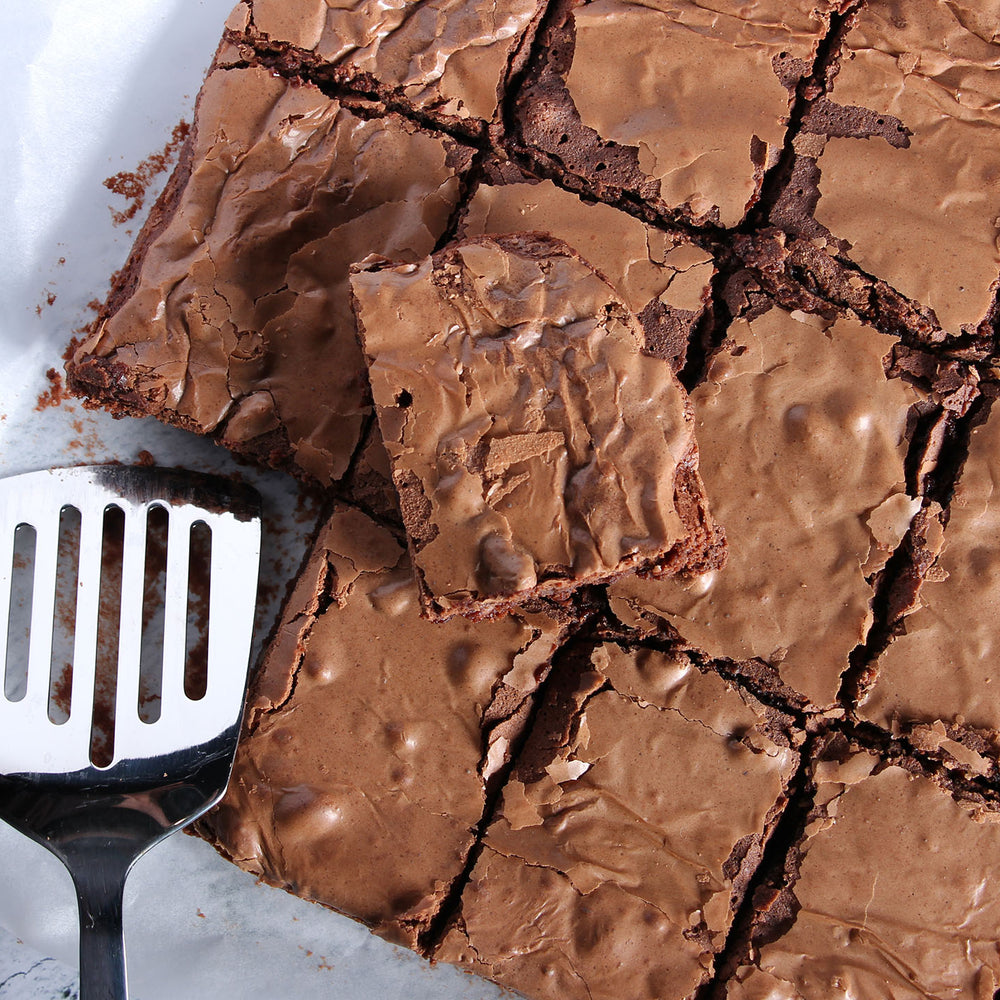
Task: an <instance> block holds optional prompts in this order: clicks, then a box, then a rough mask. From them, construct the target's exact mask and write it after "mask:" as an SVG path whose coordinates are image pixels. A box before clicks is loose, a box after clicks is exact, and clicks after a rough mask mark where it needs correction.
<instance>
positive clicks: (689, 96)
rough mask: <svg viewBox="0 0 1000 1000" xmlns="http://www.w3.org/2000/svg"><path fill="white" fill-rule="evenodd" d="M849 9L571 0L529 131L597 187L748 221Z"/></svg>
mask: <svg viewBox="0 0 1000 1000" xmlns="http://www.w3.org/2000/svg"><path fill="white" fill-rule="evenodd" d="M837 6H838V5H837V4H835V3H831V2H825V0H795V2H784V3H773V2H758V3H753V4H745V3H739V2H731V0H726V2H716V3H713V4H711V5H709V4H704V3H698V2H696V0H678V2H674V3H669V4H666V3H663V4H660V3H650V4H637V3H629V2H626V0H591V2H584V3H575V2H572V0H563V2H561V3H560V4H559V7H558V12H559V13H558V14H557V15H556V16H555V17H554V18H553V19H552V20H551V21H550V24H549V25H548V26H547V29H546V33H545V35H544V37H543V45H542V48H543V51H544V56H543V57H542V59H541V61H540V62H539V63H538V64H537V65H536V66H534V67H533V68H532V69H531V71H530V73H529V75H528V77H527V79H526V83H525V86H524V87H523V89H522V91H521V93H520V94H519V95H518V98H517V110H518V121H517V138H518V140H519V141H520V142H521V143H523V146H524V149H525V150H526V151H527V152H528V154H529V155H530V154H531V153H536V154H538V155H541V156H542V157H543V158H545V160H546V161H548V162H551V163H552V164H555V165H557V166H558V169H560V170H562V171H566V172H567V173H570V174H572V175H573V177H574V178H575V179H576V180H577V182H578V183H580V184H582V185H583V187H584V189H586V190H588V191H590V192H591V193H593V194H595V195H596V196H597V197H604V198H611V199H617V198H621V197H623V196H627V197H630V198H637V199H640V200H642V201H645V202H647V203H649V204H652V205H654V206H656V207H657V208H658V209H659V210H660V211H662V212H665V213H666V215H667V217H668V218H670V219H683V220H686V221H688V222H692V223H695V224H698V225H705V224H711V223H715V224H721V225H724V226H733V225H736V224H737V223H738V222H739V221H740V220H741V219H742V218H743V216H744V214H745V212H746V210H747V209H748V208H749V207H750V206H751V205H753V204H754V202H755V201H756V200H757V197H758V196H759V193H760V183H761V180H762V177H763V172H764V170H765V169H766V168H767V167H769V166H772V165H773V164H774V162H775V160H776V156H777V153H778V151H779V150H780V149H781V146H782V143H783V141H784V136H785V130H786V126H787V123H788V116H789V111H790V107H791V101H792V96H793V91H794V86H795V83H796V82H797V80H798V77H800V76H801V75H802V72H804V71H807V70H808V69H809V68H810V67H811V65H812V61H813V59H814V57H815V55H816V52H817V50H818V47H819V44H820V42H821V40H822V39H823V37H824V36H825V34H826V32H827V30H828V28H829V14H830V11H831V10H833V9H835V8H836V7H837ZM796 67H798V68H799V72H798V73H796V71H795V68H796Z"/></svg>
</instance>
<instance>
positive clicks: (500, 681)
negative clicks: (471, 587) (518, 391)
mask: <svg viewBox="0 0 1000 1000" xmlns="http://www.w3.org/2000/svg"><path fill="white" fill-rule="evenodd" d="M559 633H560V626H558V625H557V624H556V623H555V622H553V621H552V620H550V619H548V618H544V617H534V618H532V619H531V620H530V621H528V620H525V619H515V618H505V619H503V620H501V621H496V622H489V623H482V624H478V625H473V624H471V623H469V622H467V621H466V620H464V619H462V618H459V619H457V620H455V621H452V622H448V623H446V624H443V625H435V624H433V623H431V622H428V621H426V620H425V619H423V618H422V617H421V616H420V614H419V602H418V600H417V593H416V587H415V585H414V583H413V575H412V572H411V570H410V567H409V563H408V559H407V555H406V552H405V550H404V549H402V548H401V547H400V546H399V545H398V544H397V543H396V541H395V540H394V539H393V537H392V536H391V535H390V534H389V533H388V532H387V531H386V530H385V529H384V528H382V527H379V526H378V525H376V524H375V523H374V522H373V521H372V520H370V519H369V518H368V517H367V516H366V515H364V514H362V513H361V512H360V511H358V510H356V509H354V508H351V507H346V506H345V507H340V508H338V509H337V510H336V511H335V512H334V513H333V515H332V516H331V517H330V519H329V521H328V522H327V523H326V525H325V526H324V527H323V529H322V531H321V533H320V535H319V537H318V539H317V541H316V544H315V546H314V549H313V551H312V554H311V556H310V558H309V561H308V563H307V566H306V568H305V570H304V572H303V573H302V575H301V577H300V579H299V581H298V583H297V585H296V589H295V591H294V593H293V594H292V596H291V598H290V600H289V601H288V603H287V605H286V608H285V610H284V612H283V615H282V619H281V621H280V623H279V627H278V630H277V632H276V634H275V637H274V639H273V640H272V642H271V644H270V646H269V648H268V650H267V652H266V654H265V658H264V662H263V664H262V667H261V670H260V672H259V674H258V675H257V676H256V678H255V681H254V685H253V689H252V691H251V695H250V700H249V702H248V705H247V714H246V719H245V722H244V733H243V738H242V740H241V742H240V747H239V751H238V753H237V758H236V764H235V768H234V771H233V778H232V781H231V782H230V786H229V790H228V791H227V793H226V796H225V798H224V799H223V800H222V803H221V804H220V805H219V806H218V807H217V808H216V809H215V810H214V811H213V812H211V813H210V814H208V816H207V817H206V818H205V819H204V820H203V821H202V822H201V827H200V829H201V832H202V834H203V835H204V836H206V837H207V838H208V839H210V840H211V841H212V842H213V843H214V844H215V846H216V847H217V848H218V850H219V851H220V852H221V853H223V854H224V855H225V856H226V857H228V858H230V859H232V860H233V861H234V862H236V864H238V865H239V866H240V867H241V868H244V869H246V870H247V871H250V872H252V873H253V874H255V875H257V876H259V877H260V878H262V879H264V881H266V882H269V883H270V884H272V885H277V886H280V887H283V888H287V889H290V890H291V891H294V892H295V893H296V894H298V895H301V896H305V897H306V898H308V899H312V900H315V901H317V902H320V903H324V904H326V905H327V906H331V907H334V908H335V909H337V910H340V911H341V912H343V913H346V914H348V915H349V916H352V917H355V918H356V919H358V920H361V921H364V922H365V923H367V924H369V925H370V926H371V927H372V929H373V930H375V931H376V932H377V933H379V934H381V935H382V936H384V937H387V938H389V939H391V940H393V941H396V942H399V943H402V944H407V945H409V946H410V947H412V948H416V949H418V950H419V948H420V941H421V937H422V934H423V933H424V932H425V931H426V930H427V928H428V926H429V924H430V923H431V921H432V920H433V918H434V916H435V914H436V913H437V910H438V908H439V907H440V906H441V904H442V902H443V901H444V899H445V898H446V897H447V894H448V889H449V887H450V885H451V883H452V881H453V880H454V879H456V878H457V877H458V876H459V875H460V873H461V872H462V869H463V865H464V863H465V858H466V855H467V853H468V851H469V849H470V847H471V846H472V844H473V842H474V840H475V831H476V828H477V825H478V824H479V823H480V821H481V818H482V814H483V811H484V809H485V807H486V805H485V804H486V785H487V783H488V782H489V781H490V780H491V778H493V776H494V775H495V773H496V772H497V770H498V769H499V768H502V767H503V766H504V763H505V762H506V760H507V759H508V756H509V751H510V746H511V743H512V742H513V741H515V740H516V739H517V737H518V734H519V733H520V731H521V729H522V727H523V726H524V723H525V720H526V718H527V716H528V711H529V708H530V702H531V697H532V693H533V691H534V690H535V688H536V686H537V684H538V683H539V681H540V680H541V679H542V678H543V677H544V676H545V672H546V670H547V669H548V661H549V657H550V654H551V652H552V650H553V648H554V646H555V645H556V643H557V641H558V639H559ZM494 780H495V779H494Z"/></svg>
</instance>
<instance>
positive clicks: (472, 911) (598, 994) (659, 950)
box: [435, 645, 797, 1000]
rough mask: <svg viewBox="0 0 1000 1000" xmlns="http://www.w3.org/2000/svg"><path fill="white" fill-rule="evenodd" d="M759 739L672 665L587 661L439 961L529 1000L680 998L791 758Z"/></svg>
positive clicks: (523, 779) (731, 696) (746, 715)
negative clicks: (483, 976) (453, 964)
mask: <svg viewBox="0 0 1000 1000" xmlns="http://www.w3.org/2000/svg"><path fill="white" fill-rule="evenodd" d="M556 669H557V670H558V669H559V668H558V667H557V668H556ZM556 680H557V675H556V674H553V681H556ZM560 702H561V704H560ZM547 710H548V711H547ZM560 710H561V712H562V715H563V718H562V719H560V718H559V716H560ZM765 729H766V727H765V726H764V725H762V720H761V719H760V718H759V717H758V716H757V715H756V714H755V712H754V711H753V710H752V709H751V708H750V707H749V705H748V704H747V703H745V702H744V701H743V699H742V698H741V697H740V696H739V695H738V694H737V693H736V692H735V691H734V690H732V689H731V688H728V687H727V686H726V684H725V682H724V681H722V680H721V679H720V678H719V677H718V676H716V675H714V674H704V675H703V674H701V673H699V671H698V670H697V669H695V668H694V667H693V666H692V665H691V664H690V662H688V661H687V660H685V659H684V658H683V657H681V658H673V657H669V656H666V655H663V654H660V653H648V652H637V653H631V652H625V651H623V650H621V649H619V648H617V647H615V646H610V645H609V646H602V647H598V648H597V649H596V650H595V651H594V652H593V654H592V657H591V658H590V662H589V663H587V662H585V663H584V664H583V665H582V667H581V669H580V670H579V673H578V674H577V675H576V677H575V678H574V680H573V681H571V682H569V683H566V684H563V685H562V686H561V687H560V686H559V685H558V684H557V685H556V686H555V687H553V686H551V685H550V696H549V697H548V698H547V701H546V703H545V704H544V705H543V708H542V711H541V712H540V715H539V722H538V723H536V726H535V728H534V729H533V731H532V735H531V737H530V738H529V742H528V744H527V746H526V748H525V752H524V753H523V754H522V756H521V758H520V759H519V761H518V764H517V766H516V768H515V772H514V776H513V777H512V778H511V780H510V781H509V782H508V784H507V786H506V787H505V789H504V795H503V804H502V807H501V809H500V811H499V814H498V816H497V818H496V819H495V821H494V822H493V824H492V825H491V826H490V827H489V829H488V831H487V834H486V837H485V840H484V848H483V850H482V853H481V854H480V856H479V858H478V861H477V864H476V866H475V868H474V870H473V872H472V876H471V880H470V882H469V884H468V885H467V887H466V889H465V892H464V895H463V897H462V902H461V908H460V910H459V913H458V915H457V917H456V919H455V921H454V924H453V926H452V928H451V929H450V931H449V932H448V934H447V935H446V936H445V939H444V941H443V943H442V945H441V947H440V948H439V949H438V950H437V952H436V953H435V957H436V958H437V959H439V960H443V961H449V962H455V963H457V964H459V965H462V966H463V967H465V968H469V969H471V970H473V971H476V972H479V973H480V974H482V975H486V976H488V977H490V978H491V979H494V980H495V981H497V982H499V983H500V984H501V985H503V986H507V987H509V988H511V989H515V990H518V991H520V992H521V993H523V994H524V995H526V996H528V997H531V998H532V1000H540V998H552V1000H557V998H558V1000H571V998H587V1000H599V998H600V1000H612V998H621V997H628V998H630V1000H643V998H648V1000H654V998H655V1000H674V998H682V997H689V996H691V995H692V993H693V992H694V991H695V990H696V989H697V988H698V987H699V986H700V985H702V984H704V983H705V982H706V981H707V980H708V979H709V978H710V976H711V970H712V965H713V961H714V956H715V954H716V952H717V951H718V950H719V949H720V948H721V947H722V944H723V942H724V940H725V936H726V931H727V929H728V927H729V925H730V923H731V921H732V917H733V913H734V912H735V909H736V907H738V905H739V903H740V900H741V899H742V896H743V892H744V889H745V886H746V881H747V879H748V878H749V875H750V874H751V873H752V872H753V870H754V868H755V866H756V864H757V862H758V860H759V857H760V851H761V849H762V844H763V842H764V840H766V838H767V836H768V834H769V833H770V830H771V829H772V827H773V824H774V822H775V821H776V819H777V817H778V816H779V815H780V813H781V810H782V807H783V805H784V800H785V786H786V783H787V781H788V779H789V777H790V776H791V773H792V771H793V769H794V766H795V762H796V760H797V754H796V753H795V751H793V750H792V749H790V748H788V747H787V746H779V745H778V744H777V743H776V742H774V741H773V740H772V739H771V737H770V736H769V735H768V734H767V733H766V731H765Z"/></svg>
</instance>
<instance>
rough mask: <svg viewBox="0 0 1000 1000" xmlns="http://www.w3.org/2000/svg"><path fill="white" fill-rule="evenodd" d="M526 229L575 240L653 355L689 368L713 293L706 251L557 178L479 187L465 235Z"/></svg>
mask: <svg viewBox="0 0 1000 1000" xmlns="http://www.w3.org/2000/svg"><path fill="white" fill-rule="evenodd" d="M521 230H533V231H535V232H544V233H549V234H550V235H552V236H555V237H556V239H560V240H563V241H565V242H566V243H568V244H569V245H570V246H571V247H572V248H573V249H574V250H576V251H577V252H578V253H579V254H580V256H581V257H583V258H584V259H585V260H586V261H588V262H589V263H590V264H592V265H593V266H594V268H595V269H596V270H597V271H599V272H600V274H601V275H602V276H603V277H605V278H607V279H608V281H609V282H610V283H611V286H612V287H613V288H614V290H615V291H616V292H617V293H618V296H619V297H620V298H621V300H622V302H623V303H625V305H627V306H628V307H629V309H631V310H632V311H633V312H634V313H636V315H637V316H638V317H639V322H640V323H641V324H642V329H643V337H644V342H645V350H646V351H647V353H649V354H653V355H655V356H656V357H659V358H663V359H664V360H666V361H668V362H670V363H672V364H673V365H674V367H675V368H680V367H683V364H684V358H685V355H686V352H687V346H688V342H689V339H690V336H691V329H692V327H693V325H694V323H695V322H696V321H697V319H698V317H699V316H700V315H701V313H702V311H703V309H704V307H705V302H706V300H707V299H708V298H709V287H708V286H709V282H710V281H711V278H712V273H713V261H712V257H711V255H710V254H709V253H708V252H707V251H705V250H702V249H701V248H699V247H697V246H694V245H693V244H691V243H687V242H685V241H684V240H682V239H681V238H680V237H679V236H676V237H671V236H668V235H667V234H666V233H664V232H663V231H662V230H660V229H654V228H653V227H652V226H649V225H646V224H644V223H642V222H640V221H639V220H638V219H636V218H634V217H632V216H631V215H626V214H625V213H624V212H619V211H616V210H615V209H613V208H611V207H610V206H608V205H602V204H600V203H595V204H588V203H587V202H584V201H581V200H580V199H579V198H578V197H576V195H574V194H572V193H570V192H569V191H564V190H563V189H562V188H558V187H556V186H555V185H554V184H553V183H552V182H551V181H541V182H539V183H527V182H526V181H521V182H514V183H507V184H497V185H493V184H481V185H479V187H478V188H477V189H476V192H475V194H474V195H473V197H472V198H471V199H470V200H469V203H468V206H467V208H466V210H465V214H464V217H463V221H462V235H464V236H478V235H480V234H482V233H513V232H518V231H521Z"/></svg>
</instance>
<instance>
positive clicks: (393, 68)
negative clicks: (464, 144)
mask: <svg viewBox="0 0 1000 1000" xmlns="http://www.w3.org/2000/svg"><path fill="white" fill-rule="evenodd" d="M544 7H545V5H544V3H541V2H539V0H504V2H503V3H499V4H498V3H484V2H483V0H459V2H455V0H399V2H394V3H389V4H372V3H367V2H361V0H348V2H343V0H338V2H333V0H247V2H244V3H242V4H240V5H239V6H238V7H237V9H236V12H234V15H233V17H232V18H231V19H230V24H231V26H234V27H235V26H236V25H235V22H236V19H237V18H239V19H240V24H239V29H240V30H238V31H236V30H234V31H231V33H230V38H231V39H232V40H233V41H234V42H235V43H238V44H241V46H245V47H246V49H247V50H248V51H249V52H251V53H253V54H254V55H259V56H262V57H264V58H266V59H271V60H274V59H277V60H278V64H279V65H284V66H287V65H291V66H294V67H295V68H296V69H298V68H299V67H302V68H304V69H305V71H306V72H307V73H309V75H310V76H311V77H312V78H313V79H316V80H319V81H322V82H332V83H335V84H338V85H340V86H344V87H347V88H355V89H358V90H360V91H362V92H365V91H375V92H376V93H377V94H378V95H379V97H381V98H382V99H384V100H390V101H391V100H393V99H401V100H403V101H405V102H406V103H407V104H408V105H409V106H411V107H413V108H415V109H418V110H420V111H421V112H424V113H437V114H439V115H442V116H446V117H448V118H453V119H458V120H459V121H461V120H462V119H467V118H470V117H474V118H478V119H480V120H481V121H487V122H488V121H490V120H491V119H492V118H493V117H494V115H495V113H496V110H497V104H498V100H499V95H500V92H501V90H502V89H503V85H504V83H505V82H506V79H507V75H508V73H509V71H510V67H511V65H512V64H514V63H516V62H517V61H518V59H519V57H521V56H523V55H524V54H525V53H524V51H523V50H524V49H526V41H527V38H526V36H528V35H529V32H530V29H531V28H532V27H533V26H534V23H535V21H536V20H537V19H538V18H539V17H540V16H541V14H542V12H543V10H544Z"/></svg>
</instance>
